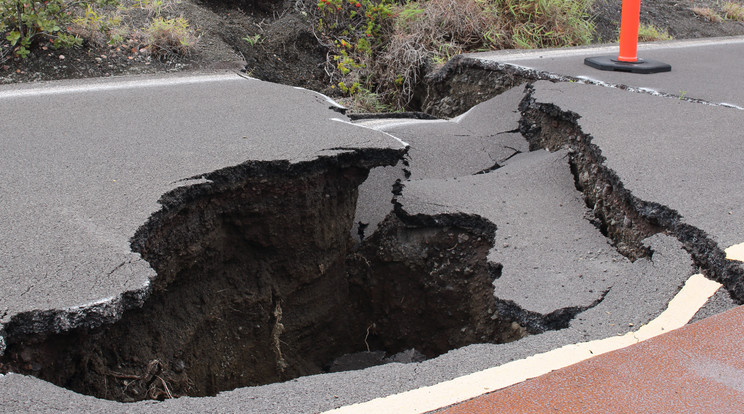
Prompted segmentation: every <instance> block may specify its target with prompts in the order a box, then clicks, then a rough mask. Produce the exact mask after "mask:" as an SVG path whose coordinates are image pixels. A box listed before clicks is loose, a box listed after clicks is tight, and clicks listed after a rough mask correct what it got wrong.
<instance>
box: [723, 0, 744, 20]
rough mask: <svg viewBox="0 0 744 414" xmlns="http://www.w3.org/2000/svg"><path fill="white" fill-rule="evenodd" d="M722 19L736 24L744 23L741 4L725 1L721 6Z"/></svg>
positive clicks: (743, 11)
mask: <svg viewBox="0 0 744 414" xmlns="http://www.w3.org/2000/svg"><path fill="white" fill-rule="evenodd" d="M721 10H722V11H723V15H724V17H726V18H727V19H731V20H736V21H738V22H744V6H743V5H742V4H741V3H737V2H733V1H727V2H725V3H723V4H722V5H721Z"/></svg>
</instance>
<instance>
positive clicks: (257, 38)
mask: <svg viewBox="0 0 744 414" xmlns="http://www.w3.org/2000/svg"><path fill="white" fill-rule="evenodd" d="M243 40H245V41H246V42H248V44H249V45H251V46H256V45H257V44H259V43H261V40H262V39H261V35H260V34H258V33H257V34H254V35H253V36H246V37H244V38H243Z"/></svg>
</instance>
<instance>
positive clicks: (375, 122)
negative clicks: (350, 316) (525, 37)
mask: <svg viewBox="0 0 744 414" xmlns="http://www.w3.org/2000/svg"><path fill="white" fill-rule="evenodd" d="M523 96H524V91H523V88H514V89H512V90H510V91H508V92H506V93H504V94H501V95H499V96H497V97H495V98H493V99H491V100H489V101H487V102H484V103H482V104H480V105H477V106H475V107H473V108H471V109H470V110H469V111H467V113H464V114H462V115H460V116H458V117H456V118H454V119H449V120H445V119H439V120H420V119H400V118H387V119H385V118H382V119H380V118H375V119H362V120H357V121H355V124H358V125H362V126H365V127H367V128H372V129H376V130H379V131H384V132H387V133H389V134H391V135H394V136H396V137H398V138H400V139H402V140H403V141H405V142H407V143H408V144H409V146H410V148H409V150H408V154H407V156H406V160H405V162H404V163H402V165H398V166H395V167H387V168H377V169H374V170H372V172H371V173H370V176H369V178H368V179H367V180H366V181H365V182H364V183H363V184H362V185H361V186H360V188H359V203H357V212H356V217H357V221H358V222H361V223H362V225H363V227H364V229H363V234H365V235H367V236H368V235H370V234H372V233H373V232H374V230H375V229H376V227H377V224H378V223H379V222H380V221H382V220H383V219H384V218H385V217H386V216H387V215H388V214H390V212H391V211H392V210H393V205H392V203H391V199H392V198H393V191H391V190H392V189H393V188H394V187H395V188H397V186H396V185H395V183H396V181H397V180H401V181H405V180H408V179H423V178H454V177H460V176H465V175H472V174H478V173H484V172H487V171H491V170H493V169H496V168H498V167H499V166H500V165H501V164H503V163H504V162H505V161H506V160H508V159H509V158H510V157H513V156H514V155H516V154H518V153H521V152H526V151H528V150H529V148H528V146H527V141H526V140H525V139H524V138H523V137H522V136H521V135H520V134H519V133H518V130H519V111H518V106H519V102H520V101H521V100H522V98H523ZM357 226H358V223H357ZM357 226H355V229H356V228H358V227H357ZM353 233H355V235H356V234H358V231H357V230H354V232H353Z"/></svg>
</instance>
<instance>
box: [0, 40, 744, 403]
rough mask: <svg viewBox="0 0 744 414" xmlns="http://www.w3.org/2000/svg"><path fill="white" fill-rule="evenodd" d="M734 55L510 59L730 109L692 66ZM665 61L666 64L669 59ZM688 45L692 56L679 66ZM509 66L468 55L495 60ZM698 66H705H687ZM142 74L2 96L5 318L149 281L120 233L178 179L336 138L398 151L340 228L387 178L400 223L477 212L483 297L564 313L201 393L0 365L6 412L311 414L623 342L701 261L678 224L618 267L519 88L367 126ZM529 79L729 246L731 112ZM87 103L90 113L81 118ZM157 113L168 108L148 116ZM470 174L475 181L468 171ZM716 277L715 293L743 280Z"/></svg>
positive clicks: (726, 96) (627, 175) (317, 104)
mask: <svg viewBox="0 0 744 414" xmlns="http://www.w3.org/2000/svg"><path fill="white" fill-rule="evenodd" d="M679 45H681V46H679ZM742 45H744V40H741V39H739V40H726V41H723V42H721V43H720V44H717V45H716V44H713V45H709V46H706V47H703V46H701V45H699V44H697V43H695V44H689V45H687V46H685V44H684V43H681V44H674V45H670V46H667V47H666V48H664V47H663V46H662V48H658V49H654V50H649V51H648V57H649V58H654V59H657V60H662V61H667V63H671V64H672V66H673V68H674V69H673V72H672V73H671V75H668V76H667V77H661V76H658V75H653V76H654V77H653V78H652V77H642V76H631V75H627V74H616V73H600V72H597V71H594V70H592V69H590V68H588V67H586V68H585V67H583V65H582V64H581V59H577V54H581V55H582V56H586V55H587V54H588V55H593V54H594V53H601V52H603V51H593V50H582V51H581V52H566V53H564V54H562V55H556V56H553V57H549V58H548V57H543V58H540V57H535V56H534V55H532V56H530V55H517V57H516V58H513V63H514V64H518V65H520V66H526V67H532V68H534V69H538V70H548V71H550V72H553V73H556V74H561V75H566V76H573V77H574V78H575V77H576V76H589V75H583V74H585V73H589V74H590V76H591V77H592V79H601V80H603V81H604V82H606V83H613V84H628V85H630V86H635V87H643V88H650V87H655V88H657V89H655V90H659V91H665V92H666V93H668V94H674V93H675V92H677V91H687V93H686V94H685V97H684V98H685V99H688V98H693V99H701V100H705V101H708V102H714V103H721V102H725V103H732V102H733V103H734V104H735V105H739V104H738V103H736V102H738V100H737V99H739V98H740V96H739V94H737V93H732V92H731V91H735V90H737V88H734V87H732V85H734V84H740V83H741V81H740V79H739V78H740V77H739V76H738V74H736V73H733V72H732V71H730V70H727V69H722V70H720V71H717V72H716V77H715V78H714V79H715V82H712V81H710V80H708V81H707V82H708V84H709V87H706V86H705V85H704V84H703V83H704V82H702V81H701V79H702V78H703V75H701V74H700V71H703V70H705V73H706V74H707V73H709V71H710V70H712V69H710V67H715V65H713V63H715V61H716V60H717V61H722V60H727V59H728V56H730V55H736V52H737V51H738V50H739V49H740V48H741V47H742ZM640 50H641V52H640V55H641V57H643V56H645V55H644V49H643V48H641V49H640ZM682 52H684V56H685V57H684V58H681V57H679V56H680V54H681V53H682ZM725 52H731V53H730V54H729V53H725ZM535 53H536V54H537V55H538V56H539V55H540V54H541V53H543V54H545V55H544V56H549V55H548V54H546V53H548V52H535ZM561 53H563V52H561ZM695 53H699V54H700V59H697V60H696V59H691V58H690V55H694V54H695ZM739 55H744V54H741V53H739ZM509 56H510V54H508V53H506V54H503V55H481V57H480V58H482V59H496V60H499V61H500V62H505V63H509V62H510V58H509ZM511 56H514V55H513V54H512V55H511ZM700 60H707V61H708V63H709V65H707V66H706V67H705V68H703V67H699V66H697V64H694V65H685V62H689V61H694V62H698V61H700ZM657 76H658V77H657ZM209 79H212V78H209ZM709 79H710V78H709ZM157 82H158V81H157V80H156V81H155V85H153V86H152V87H150V88H144V87H130V86H133V85H130V86H122V87H118V86H117V87H116V88H111V87H107V86H106V83H105V82H102V83H101V82H93V83H91V84H88V83H82V84H75V85H73V87H77V88H78V90H77V91H76V92H74V93H67V92H64V89H58V90H57V91H58V92H50V91H54V90H55V89H54V88H53V87H52V88H49V87H47V88H45V89H42V90H41V92H35V91H36V90H37V89H34V88H33V87H32V88H30V89H29V88H26V87H22V88H6V87H4V88H2V89H0V106H2V111H3V113H7V114H10V117H9V118H6V119H8V120H9V122H8V123H7V125H8V127H7V128H6V127H5V126H4V129H3V136H2V137H1V138H2V141H0V142H2V145H3V154H13V155H14V156H7V155H6V156H3V157H1V158H0V162H2V163H3V167H2V169H0V171H2V173H1V174H2V178H3V180H2V181H0V182H2V183H3V184H2V190H3V194H8V195H9V196H6V197H3V198H2V201H0V214H2V221H0V222H1V223H3V224H0V226H2V227H0V228H2V234H3V240H2V244H0V253H1V254H2V256H3V257H4V258H5V259H4V260H3V261H2V264H0V282H2V283H3V286H2V289H0V291H2V292H3V293H2V296H0V299H1V300H2V302H0V309H4V310H5V311H4V316H3V318H2V320H1V321H2V322H3V323H7V322H8V321H10V320H11V319H12V318H13V316H14V315H17V314H19V313H21V312H24V311H33V310H36V311H46V310H54V309H68V310H69V309H71V308H75V307H82V308H85V307H86V306H88V307H89V306H91V304H95V303H98V302H101V301H106V300H110V299H109V298H110V297H112V296H116V295H118V294H120V293H121V292H122V291H123V290H128V289H136V288H139V287H141V286H142V285H143V284H145V283H146V282H147V280H148V278H150V277H152V271H151V269H149V267H148V266H147V264H146V263H144V262H143V261H142V260H141V259H138V257H137V256H136V255H135V254H133V253H132V252H131V251H130V250H129V246H128V243H127V240H128V239H129V237H131V235H132V234H133V233H134V231H135V230H136V229H137V227H138V226H140V225H141V224H142V223H143V222H144V221H145V220H146V219H147V217H148V216H149V215H150V214H152V213H153V212H154V211H156V210H157V208H158V205H157V204H156V202H157V200H158V197H160V195H162V194H163V193H165V192H167V191H170V190H172V189H173V188H174V187H178V186H180V185H185V184H187V183H183V182H179V180H183V179H188V178H194V177H197V178H198V177H201V176H203V175H205V174H207V173H209V172H210V171H214V170H217V169H219V168H224V167H226V166H230V165H236V164H240V163H242V162H245V161H246V160H280V159H281V160H289V161H290V162H300V161H305V160H309V159H314V158H317V157H323V156H332V155H334V154H335V153H336V152H337V151H339V150H337V148H352V147H363V148H366V149H374V150H400V149H401V148H402V144H401V142H400V141H399V140H396V139H394V138H393V137H391V135H392V136H395V137H398V138H400V139H401V140H402V141H405V142H408V143H409V144H410V145H411V148H410V150H409V158H408V160H407V161H408V165H400V164H399V165H398V166H395V167H385V168H379V169H376V170H373V172H372V174H370V177H369V178H368V180H367V182H366V183H365V184H363V185H362V187H360V202H359V205H358V211H357V220H355V221H361V222H364V223H370V226H369V227H368V228H367V229H365V232H366V234H370V233H371V232H372V231H374V227H375V223H376V222H378V221H379V220H381V219H382V218H383V217H384V216H385V215H387V214H388V213H389V212H390V211H392V210H393V209H394V208H395V207H394V205H393V204H392V203H391V202H390V200H391V199H392V198H393V194H392V192H391V190H392V184H393V183H395V181H396V180H401V182H402V184H403V188H402V190H401V195H400V196H398V197H397V198H396V203H397V208H398V209H401V210H402V211H405V212H406V213H407V214H412V215H413V214H441V213H469V214H478V215H480V216H482V217H484V218H486V219H487V220H489V221H491V222H493V223H494V224H495V225H496V227H497V230H496V244H495V245H494V247H493V249H492V250H491V253H490V254H489V261H491V262H492V263H498V264H500V265H501V272H500V273H501V274H500V277H499V278H498V279H496V280H495V282H494V294H495V295H496V297H497V298H499V299H500V300H501V301H502V304H504V307H503V308H502V310H503V311H510V312H515V313H517V314H519V315H520V316H521V317H522V318H524V323H525V325H529V323H533V324H534V326H536V327H539V326H542V325H540V323H543V325H544V323H545V320H546V319H545V317H546V316H547V315H550V314H551V313H554V312H556V311H558V310H561V309H570V308H581V309H578V310H576V312H575V316H574V317H573V319H571V320H570V323H569V325H568V327H566V328H565V329H559V330H547V331H546V332H544V333H541V334H539V335H531V336H527V337H525V338H524V339H522V340H519V341H516V342H512V343H508V344H500V345H496V344H477V345H471V346H467V347H464V348H460V349H456V350H453V351H450V352H449V353H447V354H445V355H442V356H440V357H437V358H434V359H431V360H427V361H424V362H421V363H416V364H390V365H384V366H378V367H372V368H368V369H366V370H362V371H351V372H343V373H334V374H323V375H319V376H311V377H303V378H298V379H296V380H292V381H289V382H285V383H280V384H271V385H267V386H262V387H248V388H241V389H236V390H234V391H229V392H223V393H220V394H219V395H217V396H216V397H212V398H188V397H185V398H179V399H176V400H168V401H165V402H162V403H153V402H140V403H134V404H130V405H127V404H122V403H117V402H112V401H106V400H99V399H95V398H92V397H87V396H82V395H79V394H75V393H73V392H71V391H67V390H64V389H62V388H59V387H57V386H54V385H52V384H49V383H46V382H44V381H41V380H38V379H35V378H33V377H27V376H22V375H19V374H7V375H4V376H0V384H2V385H1V387H2V390H3V391H2V393H0V403H2V406H3V407H4V408H5V409H8V410H13V411H39V412H70V411H90V412H103V411H105V412H126V411H131V410H132V409H135V410H137V411H143V412H172V411H192V412H196V411H220V412H318V411H324V410H328V409H332V408H335V407H339V406H342V405H346V404H352V403H357V402H362V401H366V400H369V399H372V398H377V397H383V396H385V395H389V394H393V393H397V392H401V391H406V390H410V389H415V388H418V387H422V386H426V385H432V384H436V383H438V382H441V381H445V380H450V379H453V378H456V377H458V376H461V375H465V374H469V373H473V372H477V371H480V370H483V369H486V368H490V367H493V366H496V365H500V364H503V363H506V362H509V361H513V360H516V359H519V358H524V357H526V356H530V355H534V354H536V353H540V352H545V351H548V350H551V349H555V348H556V347H559V346H562V345H566V344H571V343H575V342H579V341H586V340H589V339H598V338H605V337H608V336H613V335H617V334H622V333H625V332H628V331H632V330H633V329H635V328H634V327H637V326H639V325H641V324H643V323H646V322H648V321H649V320H650V319H653V318H654V317H655V315H657V314H658V313H659V312H661V311H662V310H663V309H664V308H665V307H666V304H667V302H668V301H669V300H670V299H671V298H672V297H673V296H674V295H675V294H676V293H677V291H678V290H679V289H680V287H681V285H682V284H683V283H684V281H685V280H687V279H688V277H689V276H690V275H692V274H693V273H697V272H698V271H699V267H700V264H699V263H698V264H696V263H695V262H694V259H695V258H693V257H691V254H690V253H689V251H690V250H691V246H690V244H694V243H695V241H694V240H687V239H685V240H680V238H682V237H680V236H679V235H680V234H682V233H683V232H684V231H683V230H685V229H687V227H685V226H681V227H680V228H682V230H679V232H677V231H676V230H675V229H677V228H676V227H675V228H669V229H667V230H666V231H662V232H659V233H658V234H655V235H653V236H651V237H648V238H646V239H645V240H643V243H644V245H645V246H647V247H649V248H651V249H652V250H653V252H654V253H653V256H652V257H642V258H639V259H637V260H635V261H631V260H629V259H627V258H626V257H624V256H622V255H620V254H619V253H618V252H617V251H616V250H615V249H614V248H613V242H612V241H611V240H609V239H608V238H607V237H605V236H604V235H603V234H602V232H601V231H600V229H598V228H597V227H596V226H595V225H593V224H592V222H591V218H592V210H591V208H588V207H587V206H586V204H585V203H584V201H583V199H582V194H581V192H580V191H579V190H578V189H577V188H576V184H575V178H574V177H573V176H572V170H571V166H570V163H569V158H570V151H569V150H566V149H562V150H559V151H555V152H552V153H550V152H547V151H545V150H542V149H539V150H537V151H533V152H529V151H528V142H527V140H526V139H524V138H523V137H522V136H521V135H520V134H518V133H516V132H515V131H516V130H517V129H518V128H519V121H520V118H521V115H520V113H519V109H518V107H519V104H520V102H522V101H523V99H524V98H525V96H526V95H527V91H526V90H525V88H524V87H523V86H519V87H517V88H514V89H511V90H510V91H508V92H507V93H505V94H503V95H501V96H499V97H496V98H494V99H492V100H490V101H488V102H485V103H483V104H481V105H479V106H477V107H476V108H474V109H473V110H471V111H469V112H468V113H466V114H464V115H463V116H461V117H458V118H457V119H454V120H449V121H415V122H414V121H411V122H402V121H401V120H390V121H375V122H371V121H360V122H359V123H360V124H363V125H365V126H367V127H368V128H359V127H358V126H354V125H351V124H349V123H346V122H334V121H331V119H332V118H340V119H344V117H342V116H340V114H338V113H336V112H333V111H331V110H329V109H328V107H329V102H327V101H326V100H325V99H324V98H323V97H319V96H318V95H316V94H313V93H311V92H307V91H298V90H295V89H292V88H284V87H278V86H275V85H269V84H264V83H262V82H258V81H252V80H250V81H248V80H245V79H239V78H237V77H236V76H232V75H225V76H224V77H223V76H218V77H215V78H214V80H205V81H204V82H192V81H190V80H189V78H183V80H182V81H180V82H181V83H168V82H169V81H166V82H164V83H162V84H158V83H157ZM648 85H652V86H648ZM60 88H64V86H61V87H60ZM153 88H154V89H153ZM533 88H534V89H533V91H532V92H531V94H532V95H531V97H532V98H533V99H534V102H535V103H537V104H540V103H545V104H551V105H553V106H554V107H555V108H558V109H559V110H560V111H563V112H571V113H575V114H577V115H578V116H579V117H578V120H577V123H578V125H579V126H580V128H581V131H582V132H583V133H585V134H588V135H590V136H591V140H592V141H591V142H592V143H593V144H595V145H596V146H597V147H598V148H599V150H600V151H601V154H602V155H603V156H604V159H603V160H602V162H601V164H602V166H604V167H606V168H609V169H611V170H612V171H614V172H615V173H616V174H617V176H618V177H619V179H620V180H621V181H622V183H623V185H624V186H625V188H626V189H627V190H629V191H630V192H631V193H632V195H633V196H634V197H636V198H638V199H640V200H642V201H644V202H650V203H656V204H658V205H661V206H665V207H667V208H669V209H671V210H674V211H676V212H678V213H679V215H680V217H679V220H678V221H679V223H681V224H683V225H686V226H692V227H694V228H697V229H700V230H702V231H704V232H705V234H707V235H708V236H709V239H710V241H711V242H712V243H713V244H714V245H715V246H714V247H715V249H718V250H721V251H722V250H724V249H726V248H728V247H729V246H731V245H733V244H737V243H742V242H744V233H742V228H744V226H743V225H744V207H742V206H744V189H742V187H741V183H742V182H744V165H742V164H743V163H744V158H743V157H741V153H742V149H744V148H742V145H744V134H742V133H741V131H740V130H741V128H739V125H740V123H741V119H742V115H743V113H742V112H741V111H740V110H738V109H734V108H731V107H727V106H720V105H718V106H716V105H706V104H703V103H700V102H688V101H685V100H681V99H679V98H676V99H675V98H669V97H664V96H653V95H652V94H648V93H638V92H634V91H625V90H619V89H613V88H609V87H607V86H598V85H581V84H575V83H560V82H559V83H550V82H537V83H536V84H534V85H533ZM230 98H231V99H230ZM739 100H740V99H739ZM741 103H742V105H739V106H744V102H741ZM19 104H23V105H24V107H25V108H27V109H26V110H28V108H29V107H30V108H31V110H32V111H33V112H34V113H43V114H44V116H43V117H41V119H44V120H45V122H42V123H40V124H39V125H34V126H33V128H30V127H28V126H27V125H25V124H23V122H22V120H23V119H22V115H23V114H22V113H17V112H15V108H16V107H17V105H19ZM54 107H58V108H59V107H61V108H65V109H64V111H62V112H60V113H54V112H53V111H50V110H49V108H54ZM91 107H93V108H95V110H94V111H93V115H92V116H90V117H88V118H83V117H82V116H81V114H84V113H86V111H88V110H89V108H91ZM162 108H171V109H172V112H169V113H168V115H167V116H166V115H158V112H157V111H159V110H162ZM206 108H219V109H220V110H216V111H206ZM236 113H237V114H241V115H240V116H235V115H236ZM76 117H77V118H76ZM122 118H125V119H126V120H122ZM130 119H134V120H138V122H135V123H134V124H132V123H130V122H128V121H127V120H130ZM156 126H157V127H156ZM220 128H227V129H226V130H222V129H220ZM376 130H378V131H376ZM215 131H221V132H220V133H215ZM246 131H249V132H246ZM380 131H384V132H386V133H387V134H383V133H382V132H380ZM207 133H209V135H206V134H207ZM388 134H390V135H388ZM205 136H208V137H209V138H205ZM246 136H248V137H249V138H244V137H246ZM246 139H247V140H249V141H250V145H245V141H246ZM515 153H517V154H516V155H515ZM133 160H134V161H133ZM75 166H78V167H77V168H74V167H75ZM81 166H82V167H81ZM495 166H498V168H494V167H495ZM71 169H72V170H75V171H70V170H71ZM404 169H405V170H406V171H404ZM484 170H489V172H487V173H485V174H475V173H477V172H480V171H484ZM71 174H72V175H71ZM122 184H124V185H122ZM352 233H354V234H355V233H356V232H355V231H354V230H353V229H352ZM714 265H716V263H714ZM727 265H728V266H729V267H728V268H727V269H728V271H731V272H734V273H733V274H735V273H736V271H737V269H738V271H741V270H742V266H741V265H740V264H737V263H736V262H731V263H728V264H727ZM728 282H729V283H728V285H727V286H728V287H729V288H730V289H734V288H735V287H736V286H739V285H740V284H741V281H736V280H729V281H728ZM721 292H723V293H720V294H719V295H718V296H717V301H716V305H715V306H711V307H709V308H707V309H704V313H705V314H714V313H717V312H720V311H722V310H725V309H730V308H732V307H733V306H735V303H734V302H733V301H732V300H731V299H730V298H728V295H727V294H726V292H725V290H722V291H721ZM739 299H740V300H741V299H742V298H739ZM584 308H586V309H585V310H583V309H584ZM703 316H704V315H703ZM535 329H538V328H535Z"/></svg>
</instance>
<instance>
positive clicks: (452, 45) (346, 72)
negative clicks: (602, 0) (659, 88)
mask: <svg viewBox="0 0 744 414" xmlns="http://www.w3.org/2000/svg"><path fill="white" fill-rule="evenodd" d="M590 6H591V0H419V1H409V2H406V3H400V2H398V1H395V0H319V1H318V3H317V9H316V10H315V13H314V18H315V29H316V34H317V36H318V38H319V39H320V40H321V42H322V43H324V44H325V45H326V46H327V47H328V48H329V49H330V50H331V53H330V55H329V56H330V57H329V60H328V62H327V67H326V72H327V73H329V75H330V77H331V81H332V83H333V85H334V86H335V87H337V88H339V90H341V91H342V92H343V93H345V94H346V95H347V96H348V97H350V98H351V100H352V101H353V102H352V104H354V103H356V102H357V101H363V102H364V103H365V106H368V105H369V101H370V100H372V101H374V102H376V104H375V105H376V106H380V105H386V106H388V107H392V108H404V107H405V106H406V105H407V104H408V103H409V102H410V100H411V98H412V96H413V92H414V90H415V88H416V86H417V85H418V84H419V82H420V80H421V77H422V76H423V75H424V72H425V70H426V68H427V67H429V66H431V65H434V64H441V63H444V62H446V61H447V60H449V59H450V58H452V57H453V56H455V55H458V54H461V53H464V52H472V51H481V50H492V49H504V48H543V47H563V46H574V45H584V44H588V43H589V42H590V41H591V38H592V36H593V33H594V25H593V23H592V22H591V20H590V18H589V7H590Z"/></svg>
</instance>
